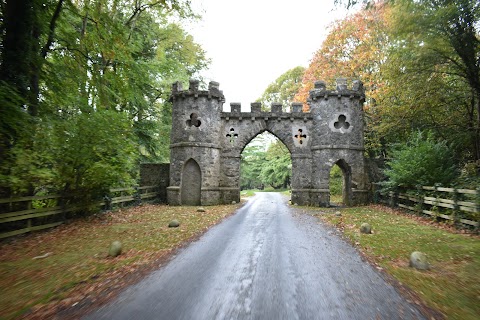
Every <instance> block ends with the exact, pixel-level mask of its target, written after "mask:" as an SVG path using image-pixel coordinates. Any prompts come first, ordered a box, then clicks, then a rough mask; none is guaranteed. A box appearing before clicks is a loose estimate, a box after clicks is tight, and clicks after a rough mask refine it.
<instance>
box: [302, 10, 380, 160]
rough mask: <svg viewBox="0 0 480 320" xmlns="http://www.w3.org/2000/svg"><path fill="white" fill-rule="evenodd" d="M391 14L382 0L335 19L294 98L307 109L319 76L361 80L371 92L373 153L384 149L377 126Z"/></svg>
mask: <svg viewBox="0 0 480 320" xmlns="http://www.w3.org/2000/svg"><path fill="white" fill-rule="evenodd" d="M388 17H389V7H388V6H387V5H383V4H381V3H380V4H378V5H376V6H370V7H368V8H364V9H363V10H360V11H358V12H357V13H354V14H352V15H350V16H347V17H346V18H345V19H343V20H340V21H337V22H336V23H334V24H333V25H332V27H331V30H330V32H329V34H328V35H327V38H326V39H325V41H324V42H323V43H322V45H321V48H320V49H319V50H318V51H317V52H316V53H315V54H314V56H313V58H312V60H311V62H310V65H309V66H308V68H307V69H306V71H305V73H304V76H303V79H302V87H301V88H300V90H299V91H298V93H297V94H296V96H295V98H294V99H295V100H296V101H301V102H303V103H304V110H307V109H308V106H307V105H306V102H307V99H308V94H309V91H310V90H311V89H313V84H314V82H315V81H316V80H324V81H326V82H327V84H328V85H330V86H332V85H334V83H335V80H336V79H337V78H347V79H351V80H354V79H359V80H361V81H362V82H363V83H364V85H365V89H366V93H365V94H366V96H367V104H366V105H365V106H364V110H365V113H366V122H367V123H366V137H365V146H366V149H367V152H368V153H369V154H370V156H372V157H373V156H376V155H378V154H380V153H381V152H382V149H384V146H383V143H382V142H381V139H380V137H379V136H378V134H377V132H376V126H377V124H378V123H380V118H379V115H378V108H379V106H378V105H377V100H378V93H379V90H380V89H381V88H382V87H383V85H384V83H383V80H382V79H381V77H380V73H379V71H380V67H381V65H382V64H383V63H384V62H385V60H386V54H387V52H386V51H385V48H386V47H387V46H388V43H389V41H388V37H387V34H386V26H387V20H388Z"/></svg>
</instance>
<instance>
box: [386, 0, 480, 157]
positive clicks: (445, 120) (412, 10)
mask: <svg viewBox="0 0 480 320" xmlns="http://www.w3.org/2000/svg"><path fill="white" fill-rule="evenodd" d="M392 10H393V11H392V19H391V24H390V26H389V36H390V38H391V44H390V48H389V56H388V59H387V60H386V63H385V64H384V66H383V69H382V73H383V79H384V81H385V83H386V85H385V87H384V88H383V92H382V93H381V94H380V96H381V98H380V100H381V102H380V103H381V104H382V105H383V106H382V108H383V109H382V117H383V120H384V122H383V126H384V128H383V130H382V131H383V132H384V133H385V135H386V136H388V134H389V133H390V134H391V137H392V138H390V139H391V140H393V137H395V138H398V136H403V137H406V136H408V132H409V130H410V127H413V128H414V129H415V128H416V129H422V130H423V129H430V130H434V131H435V132H436V134H437V135H439V136H443V138H444V139H446V140H448V141H450V142H455V144H456V145H457V146H458V149H457V150H458V151H459V152H460V153H461V154H462V155H463V159H464V161H469V160H473V161H476V160H479V159H480V38H479V34H480V30H478V28H479V25H480V24H479V19H480V4H479V3H478V1H474V0H444V1H436V0H423V1H413V0H411V1H410V0H402V1H395V2H394V6H393V9H392ZM387 138H388V137H387Z"/></svg>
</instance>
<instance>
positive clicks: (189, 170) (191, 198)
mask: <svg viewBox="0 0 480 320" xmlns="http://www.w3.org/2000/svg"><path fill="white" fill-rule="evenodd" d="M201 189H202V170H201V169H200V166H199V165H198V163H197V161H195V160H193V159H191V158H190V159H189V160H188V161H187V162H185V165H184V166H183V170H182V181H181V188H180V197H181V204H182V205H186V206H197V205H200V204H201V198H202V192H201Z"/></svg>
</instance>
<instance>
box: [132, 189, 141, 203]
mask: <svg viewBox="0 0 480 320" xmlns="http://www.w3.org/2000/svg"><path fill="white" fill-rule="evenodd" d="M133 188H134V189H135V194H134V195H133V198H134V199H135V205H137V206H138V205H140V204H142V195H141V190H140V189H139V186H134V187H133Z"/></svg>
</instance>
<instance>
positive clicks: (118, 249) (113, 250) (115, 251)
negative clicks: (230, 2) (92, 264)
mask: <svg viewBox="0 0 480 320" xmlns="http://www.w3.org/2000/svg"><path fill="white" fill-rule="evenodd" d="M121 253H122V243H121V242H120V241H113V242H112V244H111V245H110V249H109V250H108V255H109V256H110V257H116V256H119V255H120V254H121Z"/></svg>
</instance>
